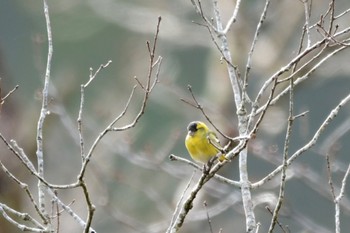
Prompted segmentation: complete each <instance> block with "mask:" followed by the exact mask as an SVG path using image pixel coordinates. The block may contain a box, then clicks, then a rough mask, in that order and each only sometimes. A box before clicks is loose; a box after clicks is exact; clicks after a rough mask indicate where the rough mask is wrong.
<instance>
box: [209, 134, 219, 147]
mask: <svg viewBox="0 0 350 233" xmlns="http://www.w3.org/2000/svg"><path fill="white" fill-rule="evenodd" d="M208 138H209V139H210V142H211V143H213V144H214V145H215V146H216V147H217V148H221V145H220V141H219V139H218V137H217V136H216V134H215V133H214V132H212V131H209V132H208Z"/></svg>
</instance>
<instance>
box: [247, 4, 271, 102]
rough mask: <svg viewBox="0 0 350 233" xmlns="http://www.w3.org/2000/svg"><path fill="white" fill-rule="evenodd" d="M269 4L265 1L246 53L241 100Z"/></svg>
mask: <svg viewBox="0 0 350 233" xmlns="http://www.w3.org/2000/svg"><path fill="white" fill-rule="evenodd" d="M269 4H270V0H266V2H265V7H264V9H263V11H262V13H261V16H260V20H259V23H258V25H257V27H256V30H255V34H254V38H253V42H252V45H251V47H250V50H249V53H248V58H247V64H246V68H245V72H244V78H243V86H242V95H243V96H242V99H243V100H244V99H245V94H244V93H246V92H247V86H248V77H249V72H250V69H251V68H252V65H251V64H252V57H253V53H254V49H255V45H256V42H257V41H258V37H259V34H260V30H261V27H262V25H263V23H264V21H265V19H266V14H267V9H268V7H269Z"/></svg>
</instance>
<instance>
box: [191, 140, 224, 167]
mask: <svg viewBox="0 0 350 233" xmlns="http://www.w3.org/2000/svg"><path fill="white" fill-rule="evenodd" d="M185 145H186V148H187V150H188V152H189V154H190V155H191V157H192V159H194V160H196V161H198V162H202V163H207V162H208V161H209V160H210V158H212V157H214V156H215V155H216V154H217V153H218V152H219V151H218V150H217V149H216V148H215V147H214V146H213V145H212V144H210V143H209V141H208V139H207V136H206V135H198V134H194V135H193V136H191V135H189V134H188V135H187V136H186V140H185Z"/></svg>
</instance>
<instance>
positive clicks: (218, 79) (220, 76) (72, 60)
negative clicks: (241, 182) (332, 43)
mask: <svg viewBox="0 0 350 233" xmlns="http://www.w3.org/2000/svg"><path fill="white" fill-rule="evenodd" d="M233 2H234V1H229V0H224V1H220V9H221V10H222V18H223V21H224V22H227V20H228V19H229V18H230V16H231V12H232V9H233V7H234V3H233ZM263 7H264V1H257V0H250V1H243V2H242V5H241V8H240V11H239V14H238V19H237V22H236V23H235V24H234V25H233V26H232V30H231V31H230V32H229V35H228V36H229V40H230V41H229V42H230V46H231V52H232V56H233V61H234V63H235V64H237V65H238V68H239V69H240V71H241V73H244V69H245V64H246V60H247V54H248V51H249V49H250V45H251V42H252V39H253V36H254V33H255V29H256V24H257V23H258V21H259V18H260V14H261V12H262V9H263ZM327 7H328V3H327V2H324V3H323V2H322V3H321V1H314V4H313V8H312V12H311V17H310V24H314V23H316V22H317V21H318V19H319V17H320V14H323V13H324V12H325V11H326V9H327ZM203 8H204V10H205V11H206V12H207V13H208V15H211V13H212V9H211V5H210V4H207V3H203ZM348 8H350V4H349V2H348V1H347V0H339V1H337V4H336V14H338V13H340V12H342V11H343V10H345V9H348ZM49 10H50V17H51V26H52V33H53V47H54V52H53V60H52V69H51V85H50V95H51V96H50V105H49V110H50V112H51V114H50V115H49V116H48V117H47V118H46V122H45V130H44V148H45V173H46V177H47V180H48V181H50V182H52V183H55V184H69V183H72V182H74V181H75V180H76V176H77V174H78V172H79V171H80V167H81V160H80V148H79V140H78V139H79V137H78V130H77V123H76V119H77V117H78V111H79V104H80V85H81V84H83V83H86V82H87V81H88V79H89V72H90V71H89V70H90V67H91V68H92V69H93V70H96V69H97V68H98V67H99V66H100V64H105V63H107V61H109V60H112V63H111V64H110V65H109V66H108V67H107V68H106V69H103V70H102V71H101V72H100V73H99V74H98V76H97V78H96V79H95V80H94V81H93V82H92V83H91V85H90V86H89V87H88V88H87V89H86V91H85V105H84V110H83V114H84V115H83V132H84V137H85V148H86V151H88V149H89V148H90V146H91V144H92V143H93V141H94V140H95V138H96V137H97V136H98V134H99V133H100V132H101V131H102V130H103V129H104V128H105V127H106V126H107V125H108V124H109V123H110V122H111V121H112V120H113V119H114V118H115V117H116V116H117V115H119V113H120V112H121V111H122V110H123V108H124V106H125V104H126V101H127V99H128V97H129V94H130V92H131V90H132V87H133V85H135V84H136V82H135V79H134V77H135V76H136V77H137V78H138V79H139V80H140V81H141V82H142V81H145V80H146V77H147V72H148V67H149V63H148V62H149V57H148V52H147V47H146V41H147V40H150V41H152V40H153V37H154V32H155V29H156V24H157V18H158V16H161V17H162V22H161V26H160V34H159V40H158V46H157V52H156V55H157V56H158V55H160V56H162V57H163V62H162V67H161V72H160V76H159V77H160V83H159V84H157V86H156V88H155V89H154V91H153V92H152V94H151V97H150V100H149V102H148V106H147V108H146V112H145V114H144V115H143V117H142V118H141V120H140V121H139V123H138V124H137V125H136V127H134V128H132V129H131V130H128V131H126V132H121V133H120V132H118V133H116V132H110V133H108V134H107V135H106V136H105V137H104V138H103V140H102V141H101V143H100V144H99V146H98V147H97V149H96V151H95V153H94V155H93V157H92V161H91V163H90V165H89V166H88V173H87V177H86V181H87V183H88V188H89V190H90V192H91V197H92V200H93V203H94V205H95V206H96V212H95V216H94V220H93V227H94V229H96V230H97V231H98V232H165V229H166V228H167V226H168V224H169V222H170V220H171V217H172V214H173V211H174V209H175V205H176V203H177V201H178V200H179V198H180V196H181V194H182V192H183V190H184V188H185V186H186V185H187V183H188V182H189V180H190V178H191V176H192V174H193V168H192V167H189V166H188V165H185V164H181V163H179V162H171V161H169V159H168V156H169V155H170V154H175V155H177V156H181V157H184V158H187V159H189V156H188V154H187V152H186V149H185V147H184V138H185V135H186V127H187V125H188V123H189V122H190V121H193V120H203V121H205V118H204V117H203V115H202V114H201V112H200V111H198V110H197V109H195V108H193V107H191V106H190V105H188V104H185V103H184V102H182V101H180V98H184V99H187V100H191V95H190V93H189V92H188V90H187V86H188V85H191V86H192V89H193V91H194V93H195V95H196V97H197V98H198V100H199V101H200V103H201V104H202V105H203V107H204V109H205V111H206V113H207V114H208V115H209V116H210V118H211V120H212V121H213V122H214V123H215V125H216V126H217V127H218V128H220V129H221V130H222V131H223V132H225V133H226V134H228V135H230V136H236V135H237V131H236V130H235V126H236V123H237V121H236V114H235V112H236V109H235V107H234V101H233V94H232V89H231V87H230V83H229V80H228V76H227V72H226V65H225V64H224V62H221V61H220V56H221V55H220V53H219V52H218V51H217V49H216V47H215V45H214V44H213V43H212V41H211V38H210V36H209V34H208V31H207V29H206V28H205V27H202V26H200V25H198V24H196V23H193V22H197V23H202V21H201V19H200V17H199V16H198V15H197V14H196V12H195V10H194V8H193V6H192V4H191V1H189V0H182V1H172V0H162V1H160V0H148V1H140V0H132V1H131V0H124V1H122V0H105V1H98V0H88V1H81V0H80V1H79V0H76V1H70V0H61V1H49ZM349 20H350V19H349V16H348V15H345V16H344V17H343V18H341V19H339V20H337V22H336V23H337V24H338V25H339V29H338V31H340V30H342V29H344V28H346V27H349V23H348V22H349ZM304 21H305V15H304V5H303V4H302V2H301V1H272V2H271V5H270V8H269V10H268V14H267V19H266V21H265V23H264V26H263V28H262V31H261V35H260V37H259V41H258V43H257V47H256V49H255V53H254V56H253V61H252V62H253V63H252V70H251V72H250V78H249V81H250V82H249V88H248V91H249V93H250V94H251V97H252V98H253V99H254V98H255V96H256V94H257V92H258V90H259V88H260V87H261V85H262V83H263V82H264V81H265V80H266V79H267V78H268V77H270V76H271V75H272V74H273V73H275V72H276V71H277V70H279V68H280V67H282V66H283V65H285V64H287V63H288V61H289V60H290V59H291V58H293V57H294V56H295V55H296V54H297V51H298V50H297V49H298V44H299V40H300V36H301V31H302V27H303V25H304ZM321 38H322V36H321V35H320V34H318V33H313V34H312V37H311V39H312V42H315V41H317V40H319V39H321ZM46 59H47V37H46V24H45V18H44V14H43V4H42V2H41V1H22V0H11V1H9V0H4V1H0V77H1V90H2V94H1V95H2V96H3V95H4V93H7V92H8V91H10V90H11V89H12V88H13V87H14V86H15V85H19V89H18V90H17V91H16V92H15V93H14V94H13V95H11V96H10V97H9V98H8V99H7V100H6V102H5V104H4V105H3V106H2V110H1V115H0V132H1V134H2V135H4V137H5V138H7V139H8V140H10V139H15V140H16V141H17V143H18V144H19V145H20V146H21V147H22V148H23V149H24V150H25V152H26V154H27V155H28V156H29V158H30V159H31V160H32V161H33V163H34V164H36V158H35V151H36V124H37V120H38V118H39V113H40V107H41V90H42V87H43V78H44V74H45V68H46ZM348 61H349V51H346V50H345V51H344V52H342V53H339V54H337V55H336V56H334V57H332V58H331V59H330V60H329V61H328V62H326V63H324V65H323V66H322V67H321V68H320V69H318V70H317V71H316V72H314V73H313V74H312V77H311V78H310V79H309V80H308V81H306V82H304V83H302V84H301V85H299V86H298V87H297V88H296V92H295V113H296V114H298V113H301V112H303V111H309V113H308V114H307V115H306V116H305V117H302V118H299V119H298V120H297V121H295V124H294V128H293V134H292V138H291V145H290V154H292V153H294V152H295V151H296V150H297V149H298V148H300V147H301V146H303V145H304V144H305V143H307V142H308V141H309V140H310V139H311V137H312V136H313V134H314V132H315V130H317V128H318V127H319V125H320V124H321V123H322V121H323V120H324V119H325V117H326V116H327V115H328V114H329V112H330V111H331V109H333V108H334V107H335V106H336V105H337V104H338V103H339V101H340V100H341V99H342V98H344V97H345V96H346V95H348V94H349V90H350V88H349V87H350V78H349V74H350V66H349V62H348ZM141 101H142V90H141V89H140V88H137V89H136V94H135V96H134V98H133V100H132V102H131V105H130V108H129V110H128V112H127V114H126V116H125V117H124V118H123V119H122V120H121V121H119V122H117V124H116V126H123V125H124V124H127V123H129V122H131V121H132V120H133V119H134V117H135V115H136V114H137V112H138V111H139V108H140V105H141ZM349 112H350V107H349V106H348V105H347V106H345V107H344V108H343V109H342V110H341V112H340V114H339V115H338V116H337V118H336V119H335V120H334V121H333V122H332V123H331V124H330V126H329V127H328V128H327V130H326V132H325V133H324V134H323V136H322V137H321V138H320V140H319V141H318V143H317V144H316V146H315V147H313V148H312V150H310V151H308V152H306V153H305V154H304V155H303V156H301V157H300V158H298V159H297V160H296V161H295V163H294V164H293V166H291V169H290V170H289V173H288V182H287V185H286V196H285V200H284V205H283V207H282V211H281V215H280V218H279V221H280V223H281V225H283V226H285V227H286V226H287V227H288V228H289V229H290V231H291V232H334V204H333V200H332V195H331V193H330V188H329V185H328V178H329V176H328V172H327V166H326V159H325V155H326V154H327V153H328V154H329V155H330V160H331V163H332V171H333V174H332V178H333V182H334V186H335V187H336V192H338V187H340V183H341V180H342V178H343V176H344V172H345V170H346V168H347V166H348V164H349V162H350V159H349V153H348V151H350V145H349V143H348V142H349V140H350V134H349V129H350V120H349ZM287 116H288V97H285V98H282V99H281V100H280V101H279V102H278V104H277V105H275V106H274V107H272V108H271V109H270V111H268V116H267V117H266V118H265V121H264V122H263V124H262V126H261V129H260V131H259V133H258V135H257V137H256V139H254V140H253V141H252V142H251V143H250V149H249V164H248V166H249V175H250V179H251V180H252V181H253V182H254V181H258V180H260V179H261V178H263V177H264V176H265V175H267V174H268V173H269V172H271V171H272V170H273V169H274V168H275V167H276V166H278V165H279V164H281V158H282V157H281V156H282V151H283V143H284V137H285V131H286V123H287ZM205 122H206V121H205ZM0 159H1V161H2V162H3V163H4V164H5V165H6V167H7V168H8V169H9V170H10V171H11V172H12V173H13V174H14V175H16V176H17V177H18V178H19V179H20V180H22V181H23V182H25V183H27V184H28V185H30V187H31V191H32V192H33V194H34V195H35V196H36V192H37V191H36V182H37V181H36V180H35V179H33V176H31V175H30V174H29V173H28V171H27V170H26V169H25V168H24V166H23V165H22V164H21V163H20V162H19V161H18V159H17V158H16V157H14V155H13V154H11V153H10V152H9V150H8V149H7V147H6V146H5V145H4V143H0ZM199 174H200V173H199V172H198V171H197V172H195V174H194V178H193V180H194V181H193V182H192V184H193V183H195V181H196V179H197V178H198V176H199ZM220 174H222V175H224V176H226V177H228V178H231V179H234V180H238V179H239V173H238V166H237V160H236V161H232V162H231V163H230V164H229V165H228V166H226V167H225V168H224V169H222V170H221V171H220ZM278 184H279V177H277V179H274V180H272V181H271V182H269V183H268V184H267V185H265V186H264V187H262V188H260V189H258V190H254V191H253V193H252V194H253V200H254V204H255V206H256V207H255V212H256V217H257V221H258V222H260V223H261V226H260V232H266V231H267V229H268V227H269V224H270V219H271V214H270V213H269V211H268V210H266V208H265V207H266V206H270V208H271V209H273V208H274V204H275V202H276V197H277V196H276V195H277V194H278V189H279V186H278ZM349 192H350V188H349V185H348V186H347V188H346V192H345V197H344V199H343V200H342V205H341V216H340V217H341V223H342V224H341V227H342V229H350V222H349V221H347V220H348V219H349V217H350V202H349V201H350V200H349ZM200 194H201V196H200V197H198V200H197V202H195V206H194V209H193V210H192V211H191V212H190V215H189V217H188V218H187V219H186V222H185V225H184V227H183V228H182V230H181V232H210V229H209V226H208V221H207V219H206V211H208V213H209V215H210V216H211V220H212V226H213V230H214V232H218V231H219V229H220V228H222V229H223V231H222V232H229V231H231V232H232V229H235V232H244V231H245V220H244V213H243V209H242V203H241V198H240V190H238V189H237V188H233V187H230V186H228V185H225V184H221V183H219V182H217V181H215V180H212V181H210V182H209V183H208V184H207V185H206V188H205V189H204V190H203V191H202V192H201V193H200ZM58 196H59V197H60V198H61V199H62V200H63V201H65V203H67V204H68V203H71V204H70V206H71V207H72V209H73V210H74V211H76V213H78V214H79V215H80V216H81V217H82V218H83V219H85V216H86V205H85V202H84V200H83V198H82V196H83V195H82V191H81V190H80V189H74V190H59V191H58ZM204 200H206V202H207V204H208V207H207V208H205V207H203V201H204ZM0 202H1V203H5V204H7V205H8V206H10V207H12V208H14V209H17V210H18V211H22V212H29V213H33V216H34V217H35V218H38V217H37V215H35V212H34V209H33V206H32V205H31V203H30V202H29V200H28V198H27V196H26V195H25V193H24V192H23V190H21V189H20V188H19V187H18V185H16V184H15V183H14V182H13V181H12V180H10V179H9V178H8V177H7V176H6V175H5V173H4V172H3V171H0ZM72 202H73V203H72ZM60 218H61V219H60V221H61V223H62V224H61V226H60V230H61V232H81V229H80V227H79V226H78V225H77V224H76V223H75V222H74V221H73V220H72V219H71V217H70V216H69V215H68V214H66V213H65V212H63V213H62V215H61V217H60ZM63 223H64V224H63ZM0 226H1V227H0V232H1V233H2V232H4V233H5V232H6V233H7V232H20V230H18V229H17V228H16V227H15V226H13V225H11V224H9V223H8V222H7V221H6V220H4V218H2V217H1V218H0ZM276 232H282V230H281V229H280V228H276Z"/></svg>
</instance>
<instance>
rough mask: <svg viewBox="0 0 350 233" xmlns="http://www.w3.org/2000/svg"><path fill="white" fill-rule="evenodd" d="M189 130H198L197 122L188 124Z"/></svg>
mask: <svg viewBox="0 0 350 233" xmlns="http://www.w3.org/2000/svg"><path fill="white" fill-rule="evenodd" d="M187 130H188V131H190V132H196V131H197V122H195V121H194V122H191V123H190V124H189V125H188V126H187Z"/></svg>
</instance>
